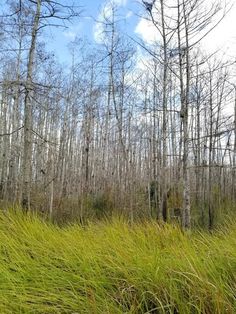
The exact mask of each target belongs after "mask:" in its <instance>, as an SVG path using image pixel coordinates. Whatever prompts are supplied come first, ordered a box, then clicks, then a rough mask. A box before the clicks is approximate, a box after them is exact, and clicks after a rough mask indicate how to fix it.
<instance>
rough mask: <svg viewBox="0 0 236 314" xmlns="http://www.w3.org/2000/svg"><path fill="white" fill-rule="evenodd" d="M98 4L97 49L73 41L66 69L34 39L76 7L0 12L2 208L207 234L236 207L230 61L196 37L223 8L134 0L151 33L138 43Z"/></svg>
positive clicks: (22, 5) (200, 2)
mask: <svg viewBox="0 0 236 314" xmlns="http://www.w3.org/2000/svg"><path fill="white" fill-rule="evenodd" d="M106 6H107V8H109V10H104V15H103V16H102V20H101V21H98V23H101V25H102V30H101V37H100V40H99V41H100V42H99V43H98V44H95V43H90V42H88V41H86V40H81V39H79V38H76V39H75V40H74V41H72V42H71V44H70V58H71V64H70V66H69V67H68V68H66V69H65V68H64V67H63V66H62V65H61V64H60V63H59V61H58V60H57V59H56V57H55V56H54V54H53V53H52V52H48V50H47V45H46V44H45V41H44V40H43V36H45V34H46V30H47V29H48V28H49V27H57V28H63V27H66V25H67V23H68V22H72V21H73V20H76V19H80V18H81V17H80V16H81V10H82V9H81V8H80V7H75V6H74V5H65V4H63V2H62V1H50V0H34V1H33V0H24V1H21V0H7V1H5V3H4V5H3V6H2V8H1V11H2V12H1V18H0V25H1V34H0V41H1V49H0V58H1V72H0V88H1V89H0V152H1V153H0V198H1V200H2V203H4V202H5V203H7V204H9V203H10V204H21V206H22V208H23V209H24V210H25V211H29V210H34V209H37V210H39V211H43V212H45V213H46V214H47V215H49V217H50V218H51V219H62V220H65V219H70V218H78V219H79V220H80V221H81V222H84V221H86V219H88V218H93V217H95V218H101V217H104V216H110V215H113V214H122V215H125V216H126V217H127V218H128V219H129V220H130V221H131V222H132V221H134V220H135V219H141V218H144V219H148V218H153V219H158V220H160V221H171V220H173V219H177V220H179V221H180V222H181V224H182V227H183V228H185V229H188V228H190V226H191V224H192V225H193V224H197V225H201V226H207V227H209V228H210V229H212V228H213V227H214V225H215V223H216V222H217V221H218V219H220V217H223V216H224V215H225V214H229V213H230V211H233V210H234V209H235V201H236V154H235V153H236V83H235V80H234V69H235V61H234V60H225V59H222V58H220V57H219V54H216V53H211V54H210V53H208V52H205V51H204V50H203V49H202V48H201V42H202V41H203V40H204V39H205V38H206V37H207V36H208V34H209V33H210V32H211V31H212V30H214V29H215V28H216V27H217V26H218V24H219V23H220V22H221V20H222V19H223V18H224V16H225V15H226V14H227V11H228V9H229V6H228V5H227V4H222V1H220V2H219V1H215V2H214V3H212V4H209V2H208V1H206V0H168V1H163V0H156V1H149V2H144V1H143V2H142V3H140V4H139V9H141V11H142V15H143V18H144V19H146V20H148V22H149V23H150V25H152V27H153V31H155V33H156V38H157V39H156V40H155V41H153V42H151V43H148V44H147V43H146V42H143V41H142V40H141V39H140V38H131V37H129V36H127V35H126V32H125V30H124V29H123V28H122V27H123V24H122V19H121V18H120V15H119V8H118V6H117V5H116V4H115V2H112V1H110V2H107V3H106ZM137 6H138V4H137ZM140 51H141V53H140Z"/></svg>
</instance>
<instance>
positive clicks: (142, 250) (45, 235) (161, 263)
mask: <svg viewBox="0 0 236 314" xmlns="http://www.w3.org/2000/svg"><path fill="white" fill-rule="evenodd" d="M0 245H1V253H0V313H1V314H5V313H14V314H17V313H42V314H46V313H74V314H75V313H89V314H90V313H91V314H93V313H102V314H103V313H104V314H105V313H181V314H188V313H189V314H190V313H191V314H192V313H207V314H217V313H220V314H223V313H232V314H233V313H236V299H235V298H236V223H235V222H232V223H230V224H228V225H227V226H224V228H222V230H218V231H216V232H215V233H214V234H208V233H194V234H189V233H188V234H184V233H182V232H181V231H180V230H179V228H178V227H174V226H170V225H165V226H158V225H157V224H156V223H150V222H149V223H142V224H141V223H140V224H135V225H133V226H130V225H129V224H127V223H125V222H124V221H122V220H118V219H117V220H113V221H112V222H103V223H98V224H91V225H88V226H86V227H84V228H83V227H80V226H76V225H74V226H69V227H66V228H59V227H57V226H54V225H51V224H49V223H46V222H43V221H42V220H40V219H39V218H37V217H32V216H24V215H23V214H20V213H18V214H17V213H7V214H3V213H2V214H0Z"/></svg>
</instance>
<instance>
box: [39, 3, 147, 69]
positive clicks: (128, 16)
mask: <svg viewBox="0 0 236 314" xmlns="http://www.w3.org/2000/svg"><path fill="white" fill-rule="evenodd" d="M72 1H73V0H65V1H63V4H64V3H68V4H69V3H72ZM114 1H115V2H116V4H117V6H118V10H119V11H118V12H119V14H120V15H121V16H123V17H124V21H123V22H122V24H123V30H124V31H125V32H126V33H128V34H130V35H134V31H135V28H136V26H137V24H138V20H139V18H138V16H137V12H138V11H140V10H141V5H140V2H139V1H138V0H114ZM74 3H75V4H76V5H79V6H81V9H82V15H81V17H79V18H77V19H75V20H74V22H73V23H70V24H69V25H68V28H67V29H61V28H51V29H48V30H47V34H45V35H46V36H45V42H46V44H47V47H48V49H49V50H50V51H52V50H53V51H55V55H56V56H57V57H58V59H59V61H60V62H62V63H70V55H69V52H68V44H69V43H70V42H71V41H72V40H73V39H74V38H75V37H76V36H77V37H79V38H86V39H88V40H89V41H91V42H93V43H96V36H95V30H96V21H97V20H98V19H99V18H100V17H101V13H102V11H103V10H104V8H105V5H106V3H107V1H105V0H74Z"/></svg>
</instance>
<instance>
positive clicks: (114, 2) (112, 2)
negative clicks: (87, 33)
mask: <svg viewBox="0 0 236 314" xmlns="http://www.w3.org/2000/svg"><path fill="white" fill-rule="evenodd" d="M126 4H127V0H108V1H106V2H105V3H104V4H103V6H102V9H101V11H100V13H99V15H98V17H97V22H96V23H95V25H94V27H93V37H94V40H95V41H96V42H97V43H98V44H101V43H102V42H103V30H104V24H103V22H104V19H106V18H109V17H110V16H111V15H112V8H113V7H114V6H116V7H125V6H126Z"/></svg>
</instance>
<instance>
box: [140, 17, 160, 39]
mask: <svg viewBox="0 0 236 314" xmlns="http://www.w3.org/2000/svg"><path fill="white" fill-rule="evenodd" d="M135 33H136V34H138V35H139V36H140V37H141V38H142V40H143V41H145V42H146V43H148V44H152V43H154V42H155V41H157V39H158V33H157V29H156V28H155V26H154V25H153V23H152V22H151V21H150V20H148V19H145V18H141V19H140V20H139V22H138V24H137V26H136V28H135Z"/></svg>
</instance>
